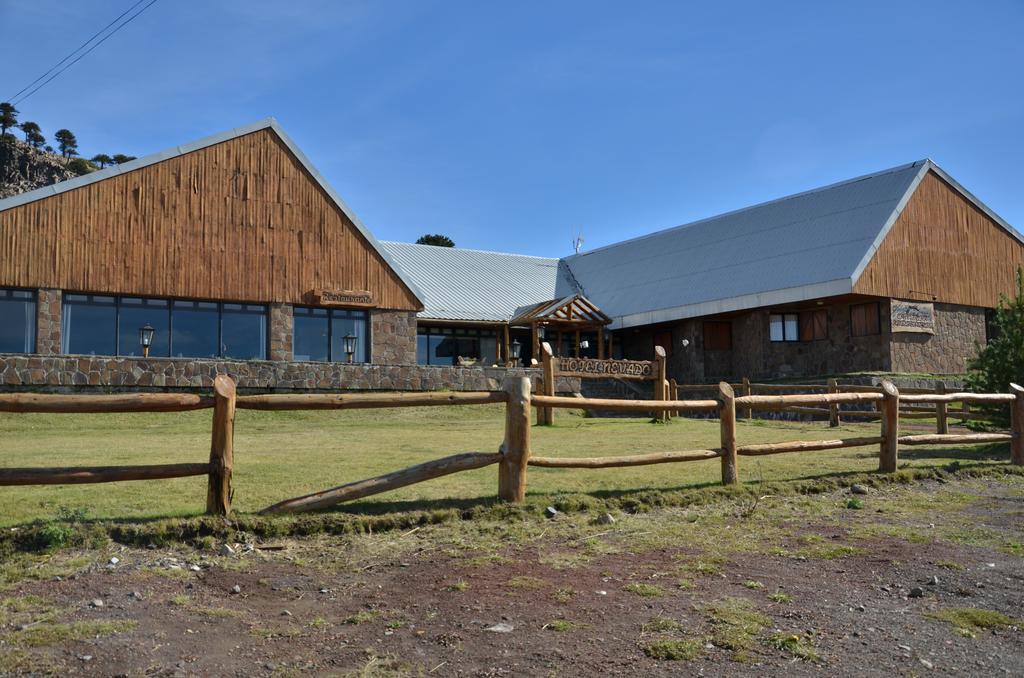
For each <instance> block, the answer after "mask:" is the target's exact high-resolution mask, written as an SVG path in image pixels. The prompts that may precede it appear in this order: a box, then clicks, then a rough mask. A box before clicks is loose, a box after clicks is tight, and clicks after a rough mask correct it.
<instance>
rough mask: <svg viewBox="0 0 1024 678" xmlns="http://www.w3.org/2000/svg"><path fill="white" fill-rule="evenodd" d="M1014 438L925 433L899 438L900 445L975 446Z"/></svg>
mask: <svg viewBox="0 0 1024 678" xmlns="http://www.w3.org/2000/svg"><path fill="white" fill-rule="evenodd" d="M1013 438H1014V436H1013V434H1011V433H944V434H943V433H927V434H922V435H912V436H900V437H899V442H900V445H977V444H981V443H1005V442H1010V441H1012V440H1013Z"/></svg>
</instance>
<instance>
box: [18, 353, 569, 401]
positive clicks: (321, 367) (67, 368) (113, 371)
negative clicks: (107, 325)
mask: <svg viewBox="0 0 1024 678" xmlns="http://www.w3.org/2000/svg"><path fill="white" fill-rule="evenodd" d="M218 374H227V375H229V376H230V377H231V378H232V379H234V380H235V382H236V383H237V384H238V388H239V389H241V390H244V391H246V392H264V393H267V392H270V393H275V392H316V391H439V390H451V391H496V390H500V389H501V386H502V382H504V380H505V379H506V378H507V377H510V376H527V377H529V378H530V379H531V381H532V382H533V385H534V388H535V389H536V388H537V384H538V382H539V380H540V378H541V371H540V370H539V369H525V368H514V369H505V368H500V367H485V368H477V367H446V366H426V365H348V364H345V363H300V362H283V361H230V360H193V359H188V358H109V357H95V356H41V355H20V354H19V355H14V354H3V355H0V391H51V392H83V391H84V392H89V391H91V392H110V391H139V390H154V391H158V390H167V391H188V390H209V388H210V387H211V386H212V385H213V379H214V377H216V376H217V375H218ZM556 390H557V391H558V392H559V393H574V392H576V391H579V380H578V379H564V378H563V379H559V383H558V384H557V386H556Z"/></svg>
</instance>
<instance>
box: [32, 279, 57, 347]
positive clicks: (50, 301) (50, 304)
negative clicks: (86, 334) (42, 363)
mask: <svg viewBox="0 0 1024 678" xmlns="http://www.w3.org/2000/svg"><path fill="white" fill-rule="evenodd" d="M60 308H61V291H60V290H47V289H43V290H38V291H37V292H36V353H39V354H41V355H57V354H59V353H60Z"/></svg>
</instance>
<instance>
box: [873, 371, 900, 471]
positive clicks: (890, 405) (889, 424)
mask: <svg viewBox="0 0 1024 678" xmlns="http://www.w3.org/2000/svg"><path fill="white" fill-rule="evenodd" d="M882 397H883V400H882V445H881V450H879V458H878V470H879V471H881V472H882V473H892V472H894V471H895V470H896V465H897V464H898V463H899V450H898V448H899V437H900V392H899V390H898V389H897V388H896V386H895V385H894V384H893V383H892V382H891V381H889V380H888V379H886V380H885V381H883V382H882Z"/></svg>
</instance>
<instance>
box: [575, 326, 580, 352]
mask: <svg viewBox="0 0 1024 678" xmlns="http://www.w3.org/2000/svg"><path fill="white" fill-rule="evenodd" d="M574 355H575V357H577V358H579V357H580V331H579V330H576V353H575V354H574Z"/></svg>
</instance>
